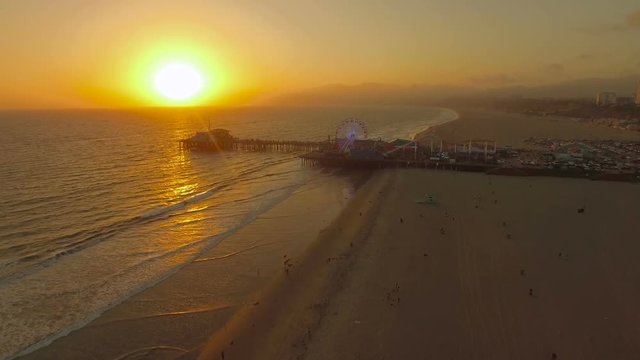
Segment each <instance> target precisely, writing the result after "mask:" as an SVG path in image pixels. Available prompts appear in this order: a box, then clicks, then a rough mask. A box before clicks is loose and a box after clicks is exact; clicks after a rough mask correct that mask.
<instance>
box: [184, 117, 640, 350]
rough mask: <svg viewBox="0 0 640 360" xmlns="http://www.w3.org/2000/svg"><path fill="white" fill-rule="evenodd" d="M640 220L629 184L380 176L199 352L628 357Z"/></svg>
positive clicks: (409, 173)
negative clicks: (428, 200)
mask: <svg viewBox="0 0 640 360" xmlns="http://www.w3.org/2000/svg"><path fill="white" fill-rule="evenodd" d="M463 116H464V115H463ZM492 118H493V119H498V120H495V121H494V122H488V123H486V125H487V126H484V128H485V129H489V128H490V126H491V125H497V124H500V123H501V121H502V120H504V121H507V119H508V117H507V116H506V115H504V118H499V117H493V116H492ZM463 119H464V117H463ZM466 119H467V120H468V122H466V123H467V124H471V121H474V122H475V121H477V120H478V119H477V118H476V119H471V118H466ZM531 120H534V119H531ZM478 124H479V123H478ZM556 124H557V123H555V122H550V123H549V124H547V125H546V127H544V126H539V127H538V128H537V130H536V131H539V132H538V133H537V134H550V135H552V136H566V135H568V134H574V135H575V136H577V137H582V136H586V135H587V134H592V135H591V136H594V135H593V133H596V132H599V131H601V130H603V129H599V128H598V129H582V130H578V131H583V132H582V133H575V132H574V130H572V129H570V128H571V127H573V126H574V125H580V126H582V124H574V125H570V124H567V125H566V128H567V130H566V131H567V132H566V133H563V132H562V131H560V132H559V133H554V132H553V127H554V126H555V125H556ZM464 125H465V122H463V121H461V122H460V123H458V124H456V122H453V123H449V124H447V125H444V126H442V127H443V128H445V129H448V130H451V129H452V128H454V129H456V132H457V133H459V134H460V133H462V130H461V129H467V128H466V127H465V126H464ZM580 126H578V127H576V128H579V127H580ZM523 127H524V126H523ZM494 130H495V131H496V133H500V132H501V131H505V133H504V134H503V135H501V136H506V137H509V136H510V138H511V140H512V142H513V143H514V144H516V143H517V142H518V141H519V136H520V135H522V134H523V133H524V132H523V131H521V130H517V131H520V132H517V131H516V130H514V131H516V132H515V133H512V134H509V133H507V132H506V131H507V130H504V129H502V130H501V129H496V128H494ZM606 130H607V129H605V132H606ZM458 131H459V132H458ZM464 131H470V132H469V133H467V134H472V133H474V132H473V131H472V130H464ZM487 131H488V130H487ZM478 135H481V134H476V137H477V136H478ZM618 135H619V134H618ZM631 135H634V134H631ZM631 135H629V136H631ZM462 136H465V135H464V133H463V135H462ZM530 136H533V135H530ZM536 136H537V135H536ZM603 136H608V135H603ZM623 136H627V134H624V135H623ZM525 137H526V136H525ZM505 139H506V138H505ZM426 193H430V194H434V195H435V197H436V198H437V203H436V204H433V205H428V204H418V203H416V202H415V200H418V199H423V198H424V195H425V194H426ZM578 209H584V212H579V211H578ZM638 213H640V189H639V188H638V187H637V185H635V184H620V183H608V182H595V181H588V180H572V179H552V178H526V177H525V178H512V177H499V176H489V175H484V174H469V173H457V172H445V171H425V170H388V171H383V172H378V173H376V174H375V175H374V177H373V178H372V179H371V180H370V181H369V182H368V183H367V184H366V185H365V186H364V187H363V188H362V189H361V190H360V191H359V193H358V194H357V196H356V198H355V199H354V201H353V202H352V203H351V204H350V205H349V207H348V208H347V209H345V211H343V212H342V213H341V215H340V216H339V217H338V218H337V219H336V220H335V221H334V223H333V224H332V225H331V226H330V227H329V228H327V229H326V230H325V231H324V232H323V234H322V235H321V236H320V238H319V239H317V240H316V242H315V243H314V244H313V245H312V246H311V247H310V248H309V249H308V250H307V252H306V254H305V255H304V256H303V257H302V258H301V259H300V261H299V263H296V265H295V266H293V267H292V268H291V269H290V271H289V272H288V273H287V274H282V275H281V277H280V279H278V281H276V282H274V283H273V284H272V285H271V286H270V288H269V290H268V291H265V293H263V294H262V296H261V298H260V300H259V301H256V303H254V304H253V305H252V306H251V307H247V308H245V309H244V310H243V311H241V312H239V313H238V315H237V316H235V317H234V318H232V319H231V320H230V322H229V323H228V324H227V325H226V326H225V328H224V329H223V330H221V331H219V332H217V333H216V334H214V335H213V336H212V337H211V339H210V340H209V343H208V345H207V346H206V347H205V351H204V352H203V353H202V354H201V355H200V357H199V358H201V359H220V358H224V359H299V358H304V359H430V358H434V359H552V358H558V359H604V358H610V359H633V358H635V357H636V355H637V354H638V351H639V350H640V349H639V347H640V345H638V344H640V342H639V340H640V325H638V324H640V315H639V314H638V313H637V311H636V304H637V302H638V300H640V288H638V287H637V279H638V276H640V268H639V267H638V266H637V264H635V262H636V260H635V256H634V254H637V252H638V251H639V250H640V245H639V244H638V242H637V240H636V239H637V238H640V230H639V229H638V227H637V218H636V214H638ZM554 356H555V357H554ZM190 357H195V353H192V354H191V355H190Z"/></svg>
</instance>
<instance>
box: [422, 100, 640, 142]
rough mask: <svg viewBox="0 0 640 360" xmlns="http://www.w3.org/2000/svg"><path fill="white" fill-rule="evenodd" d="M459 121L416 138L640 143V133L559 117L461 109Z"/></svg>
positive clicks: (433, 129)
mask: <svg viewBox="0 0 640 360" xmlns="http://www.w3.org/2000/svg"><path fill="white" fill-rule="evenodd" d="M457 112H458V114H459V115H460V118H459V119H458V120H455V121H451V122H448V123H445V124H442V125H439V126H435V127H433V128H430V129H429V130H427V131H425V132H422V133H420V134H418V135H417V136H416V138H417V139H418V140H424V139H426V138H427V137H428V136H429V135H435V136H436V137H437V138H440V139H442V140H444V141H449V142H461V141H465V140H470V139H488V140H495V141H496V143H497V144H498V146H505V145H510V146H514V147H527V145H526V144H524V143H523V140H524V139H526V138H529V137H535V138H556V139H578V140H608V139H616V140H636V141H637V140H640V132H638V131H628V130H621V129H613V128H608V127H597V126H593V125H590V124H585V123H581V122H579V121H577V120H574V119H570V118H566V117H558V116H547V117H540V116H528V115H522V114H515V113H506V112H500V111H490V110H479V109H459V110H457Z"/></svg>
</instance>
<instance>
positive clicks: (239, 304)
mask: <svg viewBox="0 0 640 360" xmlns="http://www.w3.org/2000/svg"><path fill="white" fill-rule="evenodd" d="M368 176H369V173H368V172H358V173H352V174H349V175H346V174H343V175H340V174H336V175H334V176H332V177H330V178H327V179H324V180H318V181H311V182H310V183H308V184H305V185H304V186H302V187H301V188H299V189H298V190H297V191H296V192H295V193H294V194H293V195H292V196H291V197H289V198H287V199H286V200H284V201H283V202H281V203H279V204H278V205H276V206H275V207H274V208H272V209H270V210H268V211H267V212H265V213H263V214H261V215H260V216H258V218H257V219H255V220H254V221H253V222H251V223H250V224H249V225H247V226H245V227H243V228H241V229H240V230H239V231H237V232H236V233H234V234H233V235H231V236H229V237H228V238H226V239H224V241H222V242H220V243H219V244H218V245H217V246H215V247H214V248H213V249H211V250H209V251H208V252H206V253H204V254H202V255H201V256H198V257H197V259H196V261H195V262H193V263H191V264H188V265H187V266H185V267H183V268H181V269H180V270H178V271H177V272H176V273H175V274H173V275H171V276H170V277H168V278H167V279H165V280H164V281H161V282H159V283H158V284H156V285H154V286H151V287H149V288H148V289H145V290H143V291H141V292H139V293H138V294H136V295H134V296H132V297H130V298H129V299H126V300H125V301H124V302H123V303H121V304H118V305H116V306H114V307H113V308H111V309H109V310H108V311H106V312H104V313H103V314H101V315H100V316H99V317H98V318H97V319H95V320H93V321H91V322H90V323H88V324H87V325H86V326H84V327H82V328H80V329H78V330H76V331H73V332H71V333H70V334H69V335H67V336H64V337H61V338H59V339H57V340H55V341H54V342H53V343H52V344H50V345H48V346H46V347H43V348H40V349H38V350H36V351H34V352H32V353H30V354H28V355H26V356H24V357H22V358H21V359H116V358H120V357H122V356H125V355H127V354H129V357H128V358H141V357H139V356H140V355H143V354H146V356H147V357H146V358H149V359H170V358H175V356H177V355H181V354H183V353H184V352H186V351H195V352H198V349H200V347H201V346H202V345H203V344H204V343H206V341H207V339H208V338H209V336H210V335H211V334H212V333H213V332H215V331H217V330H218V329H220V328H222V326H223V325H224V324H225V323H226V322H227V321H228V320H229V319H230V318H231V317H232V316H233V314H235V313H236V312H237V311H238V309H242V308H243V306H245V305H248V306H251V304H252V303H253V302H255V299H254V297H255V295H256V293H257V292H259V291H260V290H261V289H263V288H265V287H266V286H267V285H268V284H270V283H271V282H272V281H273V280H274V279H277V278H278V276H279V275H281V274H282V273H283V262H284V261H285V260H286V259H287V258H290V259H292V260H296V259H297V258H298V257H299V256H300V255H301V254H302V253H304V251H305V249H306V248H307V247H308V246H309V244H310V243H312V242H313V241H314V240H315V238H316V237H317V236H318V233H319V232H320V231H321V230H322V229H323V228H326V227H327V226H328V225H329V224H330V223H331V221H332V220H333V219H334V218H335V216H336V214H337V213H339V211H340V209H341V208H342V207H343V206H345V204H346V203H348V202H349V198H350V197H352V196H353V193H354V191H355V189H356V188H357V187H358V186H360V185H361V184H362V182H363V181H366V178H368ZM301 225H303V226H301ZM285 255H286V256H287V257H286V258H284V256H285ZM87 301H91V299H87ZM145 349H146V350H145ZM134 355H135V356H138V357H135V356H134Z"/></svg>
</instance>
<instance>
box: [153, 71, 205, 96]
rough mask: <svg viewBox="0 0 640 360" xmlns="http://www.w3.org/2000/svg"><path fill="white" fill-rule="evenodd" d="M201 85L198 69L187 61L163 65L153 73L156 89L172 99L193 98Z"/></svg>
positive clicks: (201, 80) (202, 83)
mask: <svg viewBox="0 0 640 360" xmlns="http://www.w3.org/2000/svg"><path fill="white" fill-rule="evenodd" d="M203 85H204V81H203V78H202V75H201V74H200V72H199V71H198V69H196V68H195V67H194V66H193V65H191V64H187V63H174V64H169V65H165V66H163V67H162V68H160V70H158V72H157V73H156V74H155V86H156V91H158V93H160V94H161V95H162V96H164V97H166V98H167V99H170V100H173V101H186V100H190V99H193V97H195V96H196V95H198V93H200V91H201V90H202V87H203Z"/></svg>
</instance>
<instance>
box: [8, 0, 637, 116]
mask: <svg viewBox="0 0 640 360" xmlns="http://www.w3.org/2000/svg"><path fill="white" fill-rule="evenodd" d="M0 30H1V32H2V35H1V36H0V51H1V54H2V56H0V74H2V76H1V79H2V81H1V82H0V108H42V107H118V106H155V105H170V103H169V102H167V100H166V99H164V98H162V97H161V96H160V95H159V94H158V93H157V92H156V91H155V90H154V88H153V76H154V74H155V73H156V72H157V71H158V70H159V69H160V68H161V67H162V66H164V65H166V64H169V63H172V62H186V63H189V64H191V65H193V66H194V67H195V68H197V69H198V71H199V72H200V73H201V75H202V78H203V84H204V85H203V90H202V93H200V94H199V95H198V96H196V97H195V98H193V99H191V100H190V102H188V103H185V104H186V105H192V104H212V105H216V104H244V103H247V102H250V101H251V100H252V99H254V98H256V97H258V96H264V95H268V94H273V93H283V92H287V91H292V90H296V89H300V88H307V87H313V86H320V85H323V84H328V83H344V84H358V83H363V82H380V83H390V84H453V85H472V86H505V85H517V84H524V85H535V84H544V83H550V82H557V81H563V80H569V79H577V78H583V77H616V76H624V75H629V74H638V73H640V3H638V1H637V0H608V1H589V0H562V1H558V0H537V1H531V0H526V1H525V0H484V1H477V0H412V1H409V0H406V1H382V0H369V1H365V0H351V1H338V0H325V1H319V0H318V1H303V0H286V1H285V0H275V1H264V0H235V1H215V0H209V1H205V0H201V1H196V0H192V1H163V0H138V1H129V0H127V1H124V0H109V1H97V0H96V1H89V0H85V1H80V0H57V1H49V0H2V1H1V2H0Z"/></svg>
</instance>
